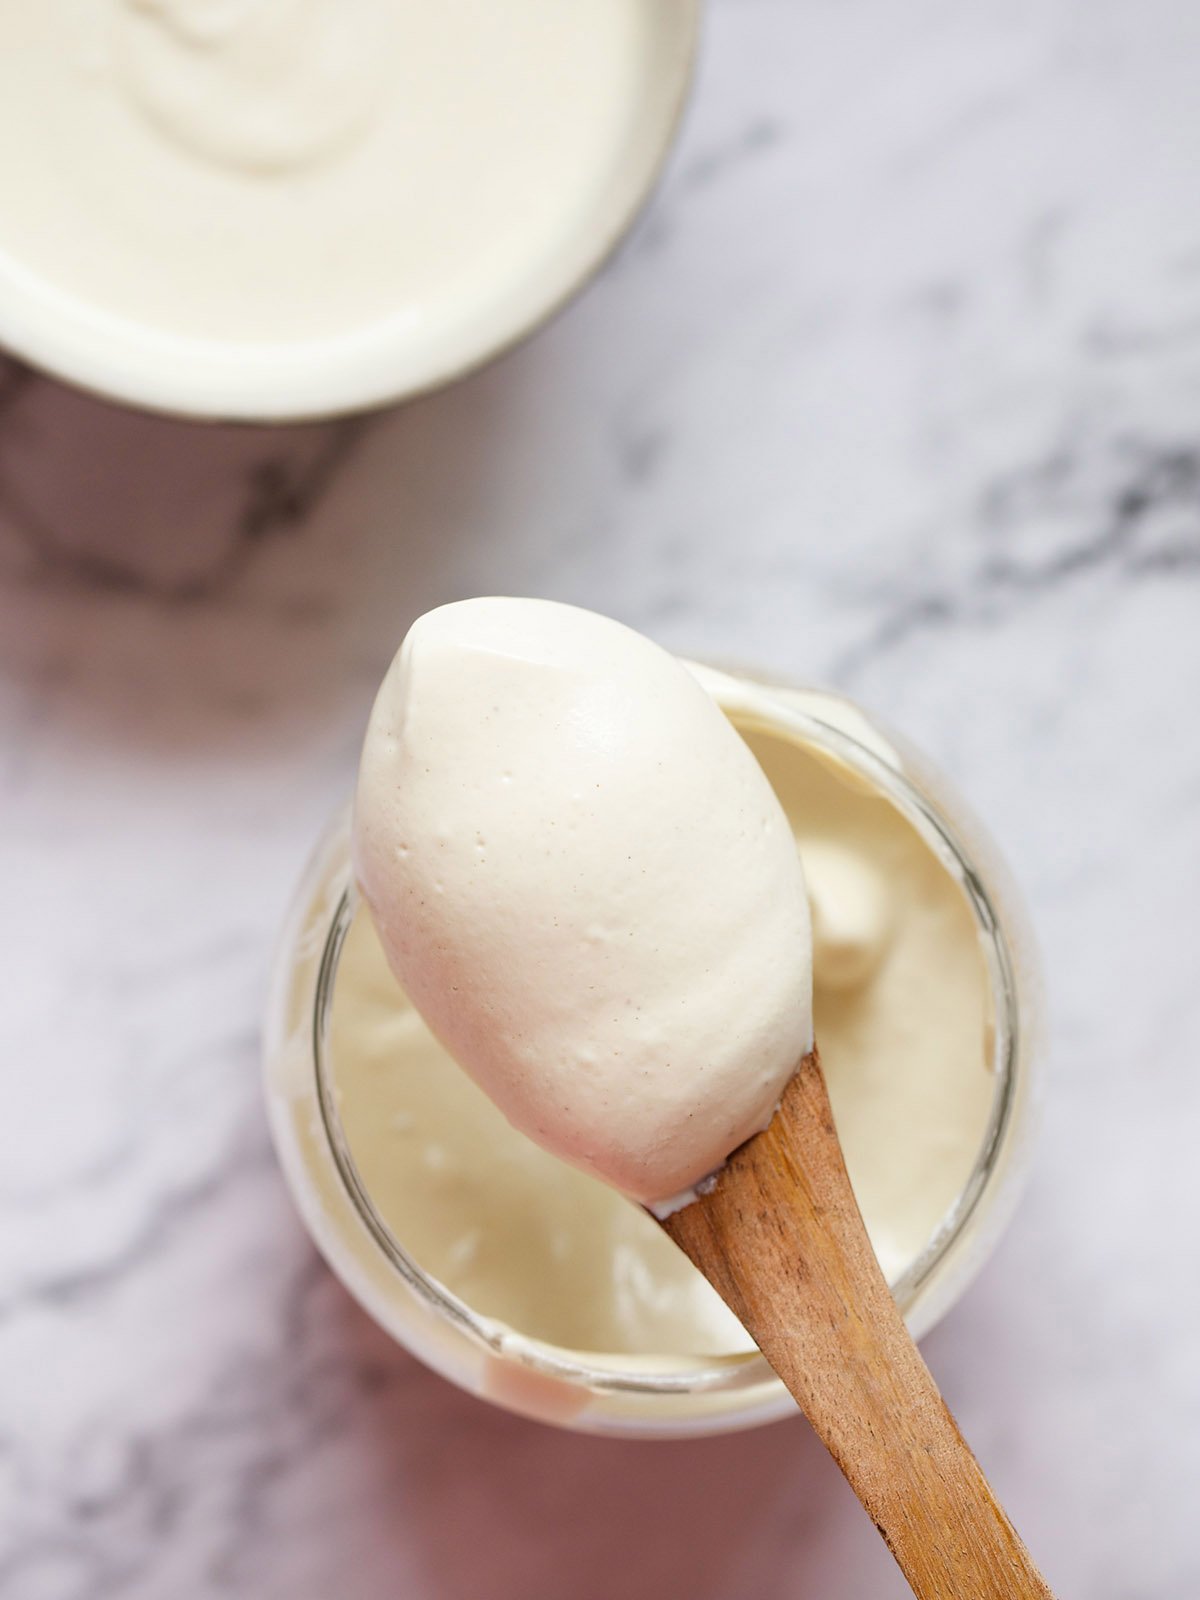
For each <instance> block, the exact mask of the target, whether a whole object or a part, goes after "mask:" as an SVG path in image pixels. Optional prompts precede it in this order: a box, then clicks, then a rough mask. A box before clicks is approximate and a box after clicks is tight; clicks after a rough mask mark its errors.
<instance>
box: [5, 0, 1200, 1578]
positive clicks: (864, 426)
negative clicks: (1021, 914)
mask: <svg viewBox="0 0 1200 1600" xmlns="http://www.w3.org/2000/svg"><path fill="white" fill-rule="evenodd" d="M1198 65H1200V8H1197V7H1196V6H1195V5H1194V4H1193V3H1192V0H1086V3H1084V0H1078V3H1075V0H905V3H904V4H903V5H895V4H891V3H888V0H850V3H845V0H715V3H714V5H713V8H712V16H711V26H710V28H709V32H708V38H707V41H706V50H705V59H704V63H703V69H702V72H701V76H700V81H699V85H698V90H697V94H696V98H695V101H694V105H693V109H692V114H691V116H690V120H689V122H688V125H687V127H686V130H685V136H684V139H683V142H682V146H681V148H680V151H679V153H678V156H677V158H676V160H675V161H674V163H673V165H672V168H671V170H670V173H669V175H668V178H667V181H666V183H665V185H664V187H663V189H662V191H661V193H660V195H659V197H658V199H657V201H656V203H655V205H654V207H653V209H652V211H651V212H650V214H649V215H648V216H647V217H646V218H645V219H644V221H643V222H642V224H641V225H640V226H639V228H638V230H637V233H636V235H635V237H634V238H633V240H632V241H631V243H630V244H629V246H628V248H627V249H626V250H625V251H624V252H623V254H622V255H621V256H620V257H619V259H618V260H617V261H616V262H615V264H614V265H613V266H612V267H611V268H610V270H609V271H608V272H607V273H606V274H605V275H604V277H603V279H602V280H601V281H600V282H599V283H598V284H597V285H596V286H595V287H594V288H593V289H592V290H591V291H590V292H589V294H588V295H587V296H586V298H585V299H584V300H583V301H582V302H580V303H579V304H577V305H576V306H575V307H574V308H573V309H572V310H571V311H570V312H569V314H568V315H566V316H565V317H563V318H562V319H561V320H560V321H559V322H558V323H557V324H556V325H555V326H554V327H553V328H551V329H550V330H549V331H548V332H546V333H545V334H543V335H542V336H540V337H539V338H537V339H536V340H535V341H534V342H533V343H532V344H530V345H528V346H527V347H526V348H524V349H523V350H521V351H519V352H518V353H516V354H515V355H513V356H511V357H509V358H507V359H506V360H504V361H503V362H502V363H500V364H499V365H498V366H496V367H494V368H492V369H491V370H490V371H488V372H486V373H484V374H482V375H480V376H478V377H475V378H473V379H471V380H470V381H468V382H466V383H463V384H462V385H460V386H459V387H457V388H455V389H453V390H452V391H449V392H447V393H444V394H441V395H438V396H436V397H434V398H431V399H428V400H424V401H422V402H420V403H418V404H415V405H412V406H409V407H406V408H404V409H401V410H397V411H395V412H392V413H390V414H387V415H384V416H380V417H376V418H372V419H370V420H368V421H366V422H363V423H348V424H337V425H329V426H321V427H315V428H312V429H307V430H301V431H260V432H255V431H249V432H237V431H234V430H221V429H216V430H205V429H198V428H190V427H186V426H181V425H176V424H172V423H164V422H159V421H152V420H148V419H145V418H140V417H137V416H133V415H130V414H128V413H124V412H121V411H119V410H116V409H110V408H108V407H106V406H103V405H101V404H98V403H96V402H94V401H92V400H89V399H84V398H81V397H79V396H77V395H75V394H72V393H70V392H68V391H66V390H64V389H61V388H58V387H57V386H55V385H53V384H51V383H48V382H46V381H44V380H41V379H37V378H30V377H29V376H28V375H26V374H25V373H23V372H21V371H18V370H16V369H12V368H9V367H4V366H0V815H2V817H3V827H2V831H0V874H2V877H3V882H4V885H5V891H6V892H5V905H4V912H3V927H4V945H3V948H4V955H5V968H6V982H5V985H4V1004H3V1008H2V1013H0V1053H2V1060H3V1072H4V1085H5V1102H4V1114H3V1116H0V1600H106V1597H110V1596H112V1597H119V1600H163V1597H167V1596H170V1597H171V1600H205V1597H208V1596H217V1595H221V1596H235V1597H242V1596H245V1597H253V1600H285V1597H286V1600H309V1597H313V1600H317V1597H322V1600H323V1597H325V1596H329V1595H334V1594H340V1595H346V1596H348V1597H352V1600H381V1597H383V1596H389V1597H391V1596H396V1595H403V1596H413V1597H416V1596H420V1597H422V1600H424V1597H429V1600H467V1597H470V1600H480V1597H486V1600H518V1597H520V1600H531V1597H541V1600H558V1597H560V1596H571V1597H572V1600H612V1597H614V1596H621V1597H622V1600H651V1597H654V1600H662V1597H663V1596H671V1597H676V1596H677V1597H680V1600H683V1597H687V1600H743V1597H746V1600H750V1597H753V1600H761V1597H767V1596H773V1595H780V1596H783V1595H809V1596H813V1597H820V1600H842V1597H845V1600H851V1597H854V1600H861V1597H863V1596H867V1595H870V1596H871V1597H872V1600H882V1597H885V1596H893V1595H895V1596H898V1595H900V1594H901V1593H902V1592H903V1590H902V1585H901V1584H900V1581H899V1579H898V1577H897V1576H896V1575H895V1574H894V1572H893V1570H892V1568H891V1566H890V1563H889V1561H888V1559H887V1557H886V1556H885V1554H884V1553H883V1551H882V1549H881V1548H880V1547H878V1546H877V1543H876V1541H875V1540H874V1536H873V1535H872V1533H871V1531H870V1529H869V1528H868V1527H867V1526H866V1525H865V1524H864V1522H863V1520H862V1519H861V1517H860V1516H859V1515H858V1514H857V1511H856V1508H855V1507H854V1505H853V1503H852V1502H851V1501H850V1497H849V1494H848V1492H847V1491H845V1490H844V1488H843V1487H842V1485H841V1481H840V1479H839V1478H838V1477H837V1475H836V1473H835V1472H834V1470H833V1468H832V1467H831V1466H830V1465H829V1464H828V1462H827V1461H826V1460H825V1459H824V1457H823V1456H822V1454H821V1452H820V1450H819V1448H818V1447H817V1446H816V1444H815V1442H814V1441H813V1439H812V1437H811V1436H810V1435H809V1433H808V1432H807V1430H806V1428H805V1426H804V1425H803V1424H802V1423H795V1424H784V1425H779V1426H777V1427H775V1428H773V1429H769V1430H765V1431H763V1432H760V1433H757V1434H749V1435H743V1436H740V1437H734V1438H728V1439H724V1440H715V1441H710V1442H704V1443H697V1444H687V1445H661V1446H654V1445H645V1444H641V1445H639V1444H619V1443H601V1442H597V1441H594V1440H590V1439H586V1438H576V1437H572V1436H568V1435H565V1434H558V1433H555V1432H553V1431H551V1430H549V1429H545V1428H542V1427H539V1426H536V1425H534V1424H528V1423H524V1422H520V1421H517V1420H515V1419H512V1418H510V1417H507V1416H505V1415H502V1414H500V1413H497V1412H493V1411H490V1410H488V1409H487V1408H485V1407H484V1406H483V1405H482V1404H480V1403H478V1402H476V1401H474V1400H471V1399H468V1398H466V1397H465V1396H462V1395H460V1394H459V1393H457V1392H456V1391H454V1390H453V1389H451V1388H449V1387H448V1386H446V1385H445V1384H443V1383H442V1382H441V1381H440V1380H438V1379H436V1378H433V1377H431V1376H429V1375H428V1374H426V1373H425V1372H424V1371H423V1370H422V1369H421V1368H420V1367H418V1366H417V1365H416V1364H415V1363H414V1362H413V1361H411V1360H410V1359H408V1358H407V1357H406V1356H404V1355H402V1354H400V1353H399V1352H398V1351H396V1350H395V1349H393V1348H391V1347H390V1346H389V1345H388V1343H387V1342H386V1341H385V1340H384V1338H383V1337H382V1336H381V1335H379V1334H378V1333H377V1332H376V1331H374V1330H373V1328H372V1327H371V1326H369V1325H368V1323H367V1321H366V1320H365V1318H364V1317H363V1316H362V1315H361V1314H360V1313H359V1312H358V1311H357V1310H356V1309H355V1307H354V1306H352V1305H351V1304H350V1303H349V1302H348V1300H347V1298H346V1296H345V1295H344V1294H343V1293H342V1292H341V1291H340V1290H339V1289H338V1288H337V1287H336V1286H335V1284H334V1283H333V1282H332V1281H331V1279H330V1278H329V1276H328V1274H327V1273H326V1272H325V1271H324V1270H323V1269H322V1268H321V1267H320V1265H319V1264H318V1263H317V1261H316V1260H315V1258H314V1255H313V1252H312V1250H311V1249H310V1247H309V1245H308V1244H307V1242H306V1240H305V1238H304V1236H303V1234H302V1232H301V1230H300V1227H299V1225H298V1223H297V1222H296V1221H295V1219H294V1217H293V1216H292V1214H291V1212H290V1210H289V1207H288V1204H287V1201H286V1199H285V1197H284V1194H283V1191H282V1187H281V1183H280V1180H279V1177H278V1174H277V1173H276V1170H275V1168H274V1165H273V1163H272V1159H271V1156H270V1153H269V1150H268V1146H267V1140H266V1135H265V1130H264V1124H263V1115H262V1111H261V1109H260V1106H259V1099H258V1086H257V1080H256V1048H257V1030H258V1018H259V1013H260V1005H261V999H262V990H263V984H264V978H265V973H266V967H267V962H268V956H269V951H270V946H271V941H272V937H273V933H274V931H275V928H276V926H277V923H278V920H279V917H280V915H281V912H282V910H283V907H284V904H285V902H286V899H287V896H288V893H289V889H290V887H291V884H292V882H293V880H294V878H295V876H296V873H297V872H298V869H299V867H300V864H301V860H302V858H303V856H304V854H305V850H306V848H307V845H308V843H309V841H310V840H311V839H312V837H313V835H314V833H315V830H316V829H317V827H318V825H319V824H320V823H321V821H322V820H323V818H324V817H325V816H326V814H327V813H328V812H329V810H330V809H331V807H333V806H334V805H335V803H337V802H338V801H339V800H340V799H341V798H342V796H343V795H344V794H345V792H346V789H347V786H348V783H349V781H350V776H351V771H352V766H353V762H354V755H355V745H356V742H357V740H358V738H359V735H360V730H361V726H362V721H363V717H364V714H365V710H366V707H367V704H368V699H369V696H370V694H371V691H372V686H373V684H374V683H375V681H376V679H377V677H378V675H379V673H380V671H381V669H382V667H383V665H384V663H385V660H386V658H387V657H388V655H389V654H390V652H391V649H392V647H393V646H394V644H395V642H396V641H397V639H398V638H399V636H400V634H401V633H402V631H403V629H404V627H405V625H406V624H407V622H408V621H409V620H410V618H411V617H412V616H413V615H414V613H416V612H417V611H418V610H420V609H423V608H424V607H426V606H428V605H430V604H432V603H434V602H437V601H440V600H444V599H447V598H450V597H453V596H458V595H462V594H467V593H471V592H474V591H480V590H494V589H500V590H505V591H510V592H514V591H515V592H522V591H527V592H530V593H536V594H547V595H553V596H557V597H560V598H564V599H569V600H574V601H579V602H583V603H584V604H588V605H592V606H595V607H598V608H600V609H604V610H609V611H612V612H615V613H616V614H618V615H619V616H621V617H624V618H626V619H628V620H629V621H631V622H633V623H635V624H637V625H639V626H641V627H644V628H645V629H647V630H649V631H651V632H653V633H654V634H656V635H657V636H658V637H659V638H660V639H662V640H663V641H665V642H666V643H668V644H670V645H672V646H680V647H686V648H687V649H689V650H693V651H697V652H707V653H710V654H724V655H729V656H740V657H744V658H750V659H755V660H759V661H761V662H763V663H764V664H767V665H770V666H774V667H778V668H781V669H783V670H785V671H787V672H789V673H791V674H794V675H799V676H803V677H812V678H817V679H825V680H829V681H832V682H834V683H838V684H841V685H843V686H845V687H846V688H848V689H849V690H851V691H852V692H854V693H856V694H858V695H860V696H861V697H862V698H863V699H865V700H867V701H869V702H870V704H871V705H873V706H874V707H876V708H877V709H878V710H879V711H881V712H882V713H884V714H885V715H886V716H887V717H889V718H890V719H891V720H892V721H893V722H895V723H896V724H897V725H899V726H901V727H902V728H904V729H905V730H906V731H907V732H908V733H909V734H910V735H911V736H912V737H914V738H915V739H916V740H918V741H919V742H921V743H922V744H924V745H925V746H926V747H927V748H928V750H929V751H930V752H931V753H932V754H933V755H934V756H935V757H936V758H938V759H939V760H940V761H941V763H942V764H943V765H944V766H945V767H947V768H948V769H949V770H950V772H951V773H952V774H953V776H954V777H955V778H956V779H957V780H958V782H959V784H960V786H961V787H962V788H963V789H964V790H965V791H966V792H967V794H968V795H969V796H970V798H971V799H972V800H973V801H974V802H975V804H976V806H977V807H978V809H979V810H980V811H981V812H982V813H983V814H984V816H985V817H986V818H987V819H988V821H989V822H990V823H991V825H992V827H993V829H994V831H995V832H996V834H997V836H998V837H999V839H1000V841H1001V843H1002V845H1003V846H1004V847H1005V849H1006V851H1007V853H1008V854H1009V856H1010V857H1011V859H1012V861H1013V863H1014V865H1015V867H1016V870H1017V874H1018V876H1019V878H1020V879H1021V880H1022V882H1023V885H1024V887H1025V890H1026V891H1027V894H1028V896H1029V899H1030V901H1031V904H1032V907H1033V911H1034V915H1035V919H1036V923H1037V926H1038V929H1039V932H1040V935H1041V939H1042V942H1043V944H1044V948H1045V953H1046V959H1047V972H1048V985H1049V993H1050V998H1051V1003H1052V1014H1053V1019H1054V1027H1053V1033H1052V1039H1051V1052H1050V1054H1051V1065H1052V1070H1053V1076H1052V1081H1051V1085H1050V1092H1049V1099H1048V1106H1047V1114H1046V1118H1045V1127H1044V1135H1043V1138H1042V1140H1041V1144H1040V1152H1039V1159H1038V1162H1037V1167H1036V1172H1035V1175H1034V1179H1033V1183H1032V1186H1031V1189H1030V1192H1029V1195H1028V1198H1027V1201H1026V1203H1025V1204H1024V1207H1023V1209H1022V1210H1021V1212H1020V1213H1019V1216H1018V1219H1017V1221H1016V1223H1015V1225H1014V1227H1013V1230H1012V1232H1011V1234H1010V1236H1009V1237H1008V1239H1007V1241H1006V1242H1005V1244H1004V1245H1003V1247H1002V1248H1001V1250H1000V1252H999V1254H998V1256H997V1257H996V1259H995V1261H994V1263H993V1264H992V1265H991V1266H990V1268H989V1269H988V1270H987V1271H986V1272H985V1274H984V1276H983V1277H982V1278H981V1280H980V1281H979V1283H978V1284H977V1286H976V1287H975V1288H974V1289H973V1290H972V1292H971V1293H970V1294H969V1296H968V1298H967V1299H966V1301H965V1302H964V1303H963V1305H962V1306H961V1307H960V1308H959V1310H958V1311H957V1312H956V1313H955V1314H954V1315H953V1317H952V1318H951V1319H950V1321H949V1322H948V1323H947V1324H946V1325H945V1326H944V1327H943V1328H942V1329H941V1330H940V1331H939V1332H938V1333H937V1334H936V1335H935V1336H933V1337H932V1338H931V1339H930V1341H929V1344H928V1355H929V1357H930V1360H931V1362H932V1363H933V1365H934V1367H935V1369H936V1371H937V1373H938V1375H939V1376H940V1378H941V1380H942V1381H943V1383H944V1385H945V1388H946V1391H947V1393H948V1395H949V1397H950V1399H951V1402H952V1404H953V1405H954V1406H955V1408H956V1409H957V1411H958V1413H959V1415H960V1417H961V1419H962V1421H963V1424H964V1427H965V1429H966V1431H967V1433H968V1434H969V1436H970V1437H971V1438H972V1439H973V1440H974V1441H975V1443H976V1445H977V1448H978V1450H979V1452H980V1454H981V1455H982V1457H983V1459H984V1461H985V1463H986V1464H987V1466H988V1467H989V1468H990V1469H991V1471H992V1473H993V1475H994V1478H995V1481H996V1483H997V1485H998V1487H999V1489H1000V1491H1001V1492H1002V1494H1003V1495H1004V1496H1005V1497H1006V1498H1007V1500H1008V1502H1009V1504H1010V1506H1011V1508H1012V1511H1013V1514H1014V1517H1015V1518H1016V1520H1017V1521H1018V1523H1019V1524H1020V1525H1021V1526H1022V1528H1023V1529H1024V1530H1025V1532H1026V1534H1027V1536H1028V1539H1029V1541H1030V1543H1031V1544H1032V1545H1033V1546H1034V1548H1035V1549H1036V1550H1037V1551H1038V1552H1039V1553H1040V1554H1041V1555H1042V1557H1043V1559H1044V1564H1045V1567H1046V1569H1047V1572H1048V1574H1049V1575H1050V1576H1051V1578H1052V1579H1053V1581H1054V1582H1055V1584H1056V1585H1057V1586H1058V1587H1059V1589H1060V1592H1061V1594H1062V1595H1063V1596H1064V1597H1065V1596H1067V1595H1087V1596H1088V1597H1089V1600H1135V1597H1142V1596H1148V1595H1163V1596H1172V1597H1183V1596H1186V1595H1189V1594H1195V1593H1197V1592H1198V1591H1200V1554H1198V1552H1197V1543H1196V1504H1195V1502H1196V1488H1197V1483H1198V1482H1200V1340H1198V1338H1197V1333H1196V1329H1197V1327H1198V1326H1200V1274H1198V1272H1197V1247H1196V1219H1197V1217H1198V1216H1200V1162H1198V1161H1197V1158H1196V1143H1197V1131H1198V1129H1200V1087H1198V1083H1200V1077H1198V1074H1197V1071H1196V1063H1197V1041H1198V1040H1200V985H1198V984H1197V982H1196V957H1197V934H1196V919H1195V914H1194V907H1195V905H1196V903H1197V898H1198V896H1200V824H1198V820H1197V818H1198V815H1200V721H1198V719H1197V711H1196V707H1197V698H1198V691H1200V204H1198V203H1197V196H1198V193H1200V101H1198V100H1197V96H1196V81H1197V70H1198Z"/></svg>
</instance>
